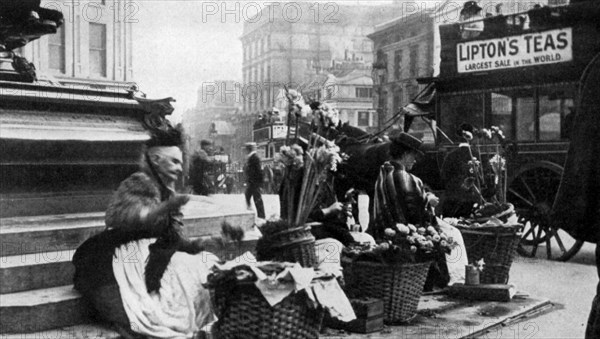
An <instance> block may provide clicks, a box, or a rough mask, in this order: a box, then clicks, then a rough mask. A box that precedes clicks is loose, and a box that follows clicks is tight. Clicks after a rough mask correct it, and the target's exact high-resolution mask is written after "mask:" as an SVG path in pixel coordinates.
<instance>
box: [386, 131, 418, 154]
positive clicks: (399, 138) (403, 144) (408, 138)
mask: <svg viewBox="0 0 600 339" xmlns="http://www.w3.org/2000/svg"><path fill="white" fill-rule="evenodd" d="M390 140H391V142H392V144H391V145H390V153H392V154H394V153H396V154H397V153H398V152H395V151H396V150H398V149H399V148H404V149H409V150H413V151H415V152H417V153H419V154H421V155H423V152H422V151H421V150H420V148H421V145H422V144H423V141H421V140H420V139H418V138H415V137H414V136H412V135H410V134H408V133H405V132H402V133H399V134H398V135H396V136H395V137H392V138H391V139H390Z"/></svg>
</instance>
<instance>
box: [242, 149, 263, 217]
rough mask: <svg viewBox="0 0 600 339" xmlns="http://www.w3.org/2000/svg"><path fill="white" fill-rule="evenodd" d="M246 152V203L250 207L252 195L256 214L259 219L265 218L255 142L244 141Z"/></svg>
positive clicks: (261, 178) (258, 159)
mask: <svg viewBox="0 0 600 339" xmlns="http://www.w3.org/2000/svg"><path fill="white" fill-rule="evenodd" d="M246 152H248V158H247V160H246V166H245V167H244V174H246V192H245V196H246V205H247V206H248V208H250V198H251V197H252V198H253V199H254V205H255V206H256V215H257V216H258V217H259V218H261V219H265V207H264V204H263V201H262V195H261V193H260V188H261V186H262V182H263V171H262V167H261V165H260V157H259V156H258V154H256V143H254V142H249V143H246Z"/></svg>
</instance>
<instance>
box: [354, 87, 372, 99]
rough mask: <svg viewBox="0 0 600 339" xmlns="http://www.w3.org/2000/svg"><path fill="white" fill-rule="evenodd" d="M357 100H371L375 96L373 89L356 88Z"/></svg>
mask: <svg viewBox="0 0 600 339" xmlns="http://www.w3.org/2000/svg"><path fill="white" fill-rule="evenodd" d="M355 91H356V97H357V98H371V97H372V96H373V89H372V88H370V87H356V88H355Z"/></svg>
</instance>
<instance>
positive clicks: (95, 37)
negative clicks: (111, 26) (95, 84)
mask: <svg viewBox="0 0 600 339" xmlns="http://www.w3.org/2000/svg"><path fill="white" fill-rule="evenodd" d="M90 75H96V76H102V77H106V25H104V24H97V23H90Z"/></svg>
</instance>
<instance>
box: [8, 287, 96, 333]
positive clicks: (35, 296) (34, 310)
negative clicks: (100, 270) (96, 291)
mask: <svg viewBox="0 0 600 339" xmlns="http://www.w3.org/2000/svg"><path fill="white" fill-rule="evenodd" d="M0 298H1V300H2V302H1V303H0V319H2V321H1V322H0V332H2V333H31V332H41V331H46V330H50V329H55V328H60V327H66V326H73V325H77V324H83V323H86V322H89V319H90V315H89V313H88V309H87V307H86V306H85V304H84V302H83V300H82V299H81V296H80V295H79V293H77V291H75V290H74V289H73V286H72V285H68V286H59V287H53V288H45V289H38V290H31V291H25V292H17V293H9V294H2V295H1V296H0Z"/></svg>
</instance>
